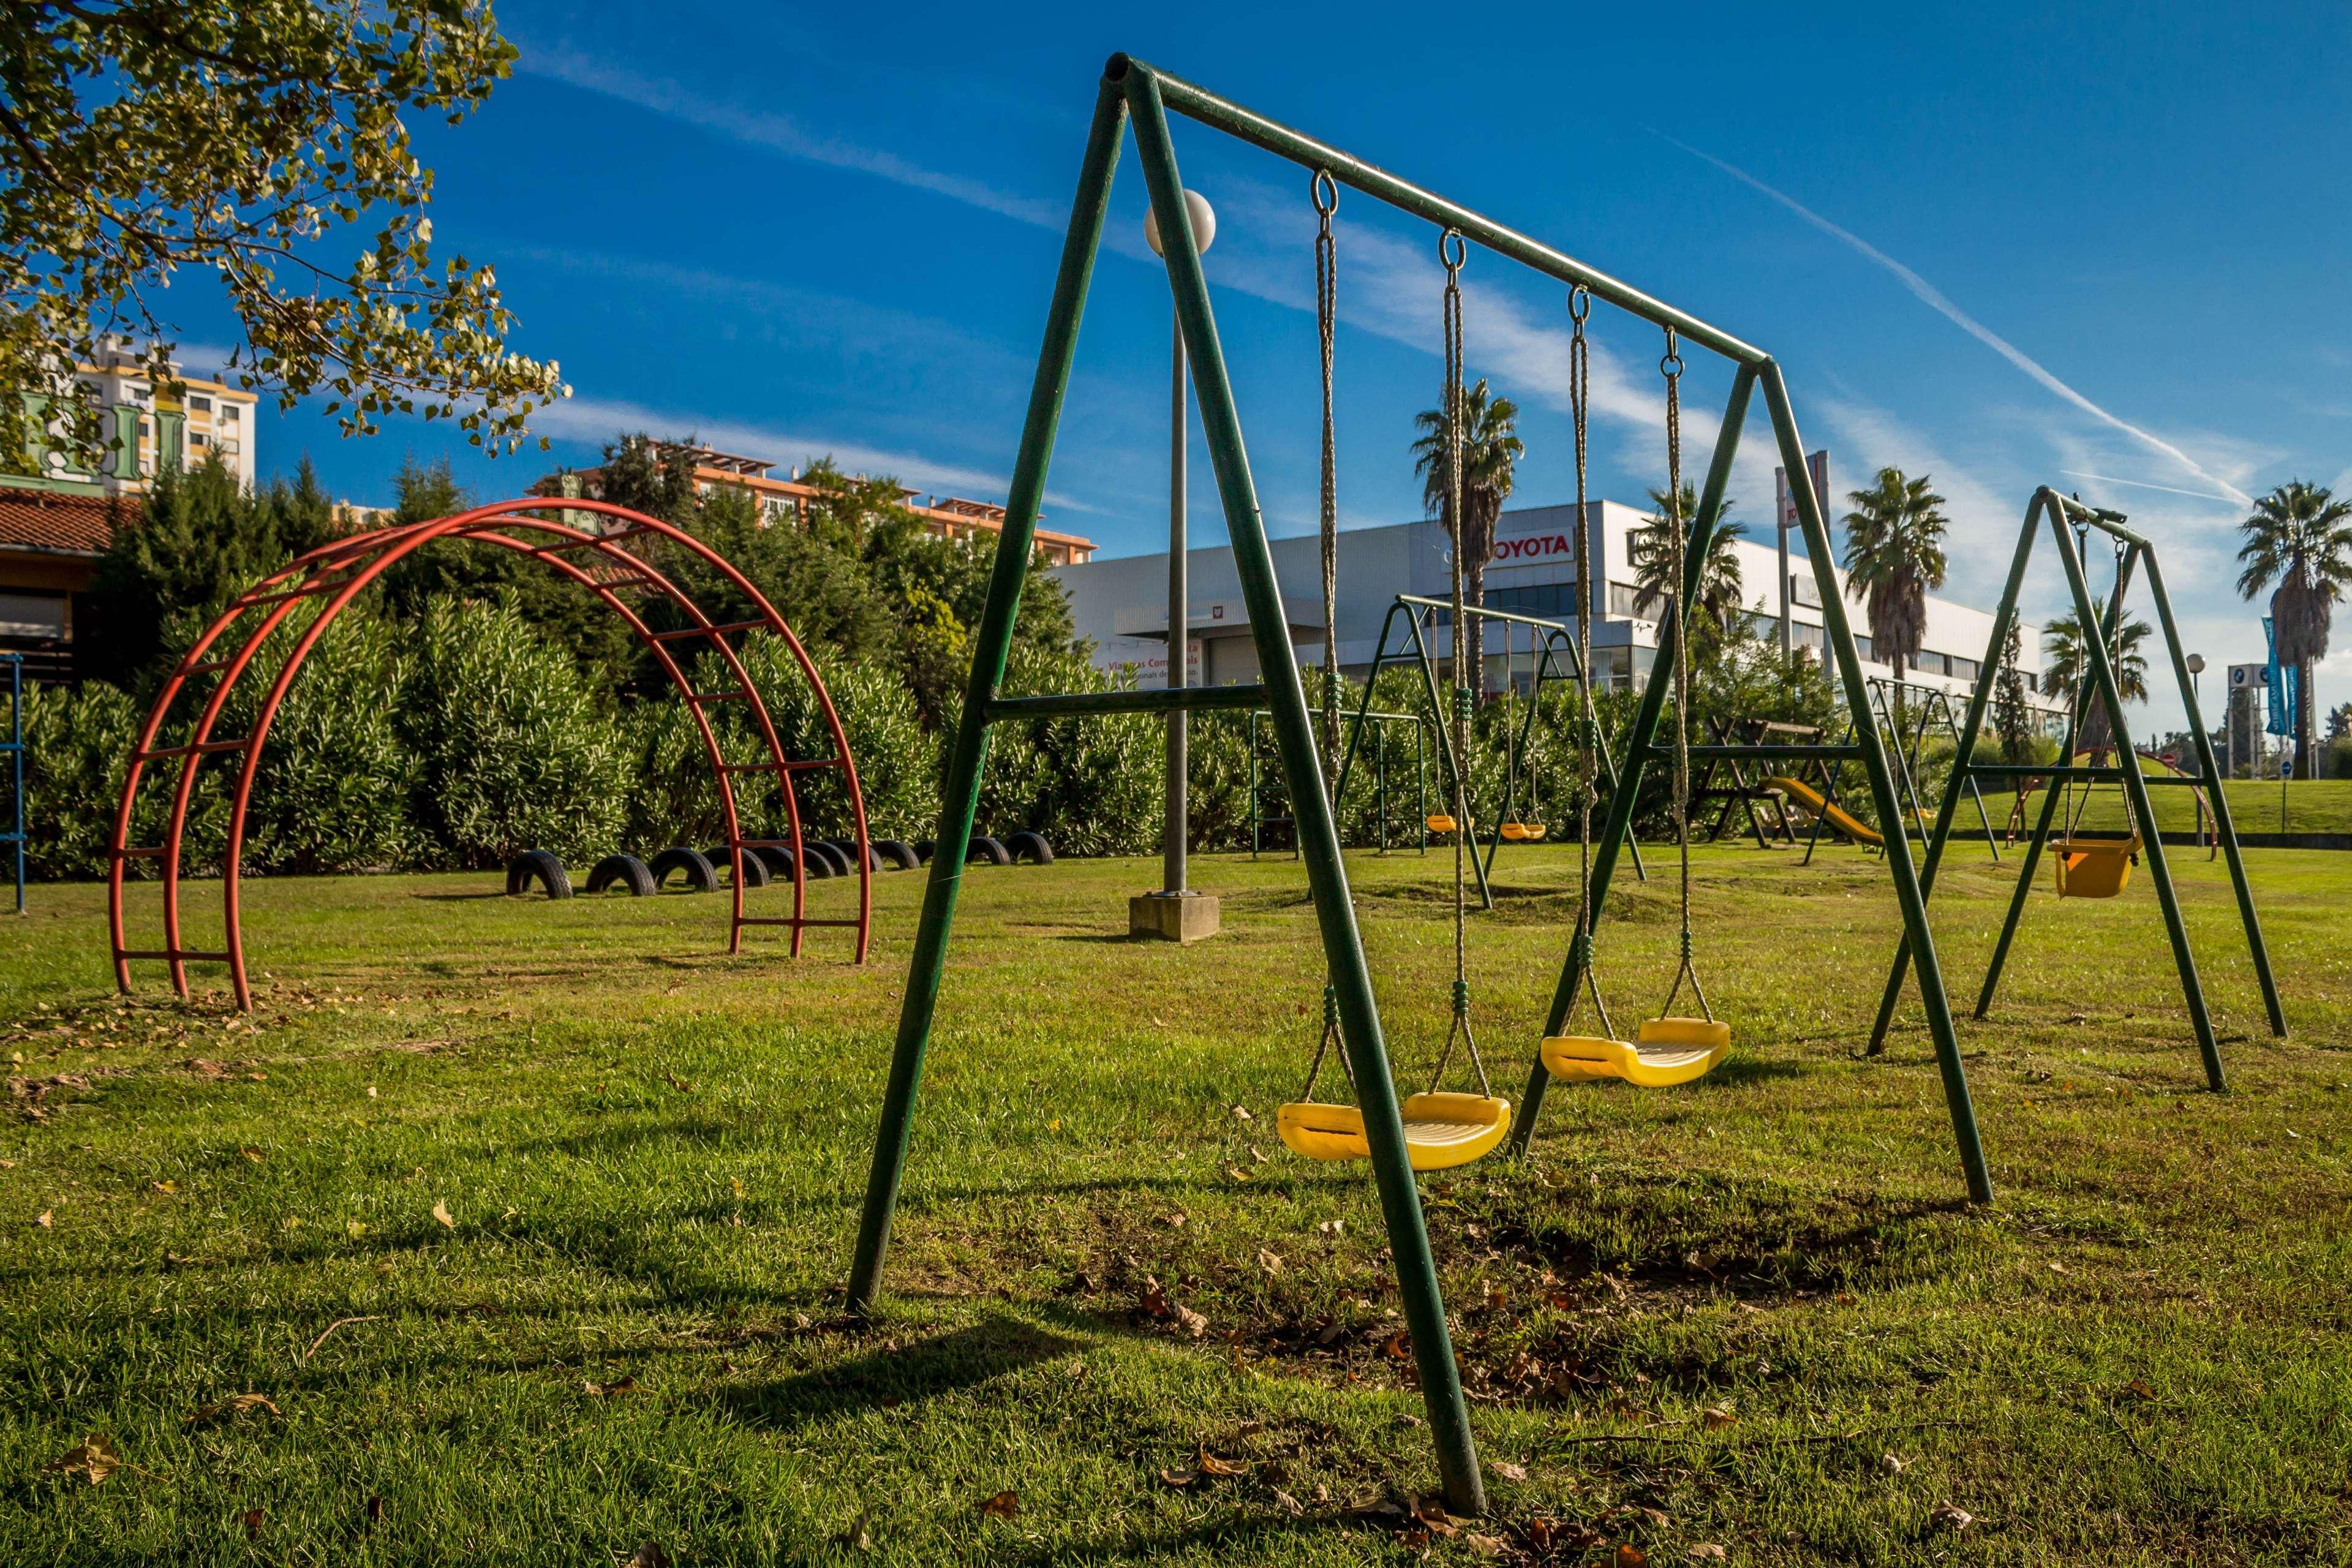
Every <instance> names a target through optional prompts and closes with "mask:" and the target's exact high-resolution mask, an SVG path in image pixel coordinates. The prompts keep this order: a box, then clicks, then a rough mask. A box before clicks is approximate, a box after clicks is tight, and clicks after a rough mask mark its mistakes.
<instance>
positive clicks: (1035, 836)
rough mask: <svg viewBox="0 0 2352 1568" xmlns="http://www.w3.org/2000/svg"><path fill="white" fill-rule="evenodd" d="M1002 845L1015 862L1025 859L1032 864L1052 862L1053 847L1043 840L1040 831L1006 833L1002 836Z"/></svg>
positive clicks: (1040, 864)
mask: <svg viewBox="0 0 2352 1568" xmlns="http://www.w3.org/2000/svg"><path fill="white" fill-rule="evenodd" d="M1004 847H1005V849H1006V851H1007V852H1008V853H1010V854H1011V855H1012V857H1013V859H1014V860H1015V861H1016V862H1018V861H1022V860H1026V861H1028V862H1029V864H1031V865H1032V866H1050V865H1052V864H1053V863H1054V847H1053V846H1052V845H1050V844H1048V843H1046V842H1045V835H1044V834H1042V833H1008V834H1006V835H1005V836H1004Z"/></svg>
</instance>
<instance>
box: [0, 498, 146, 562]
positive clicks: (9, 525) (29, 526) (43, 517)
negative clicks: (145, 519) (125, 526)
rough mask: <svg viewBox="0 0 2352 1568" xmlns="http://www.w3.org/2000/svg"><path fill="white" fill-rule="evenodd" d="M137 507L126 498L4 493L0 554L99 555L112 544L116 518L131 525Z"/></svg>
mask: <svg viewBox="0 0 2352 1568" xmlns="http://www.w3.org/2000/svg"><path fill="white" fill-rule="evenodd" d="M138 507H139V503H138V502H137V501H136V500H130V499H127V498H126V499H123V500H113V499H112V498H110V497H107V496H74V495H55V494H52V493H50V492H49V491H47V490H20V489H0V550H9V549H15V550H40V551H54V552H63V553H67V554H73V555H98V554H101V553H103V552H105V550H106V547H107V545H108V544H109V543H110V542H112V541H113V538H114V526H113V520H114V519H115V518H116V517H121V519H122V520H123V521H130V520H131V519H132V518H134V517H136V516H137V515H138ZM118 508H119V509H120V510H117V509H118Z"/></svg>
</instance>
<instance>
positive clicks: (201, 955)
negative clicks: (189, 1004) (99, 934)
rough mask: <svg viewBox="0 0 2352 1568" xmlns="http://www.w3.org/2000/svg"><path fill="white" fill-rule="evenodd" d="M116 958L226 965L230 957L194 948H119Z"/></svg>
mask: <svg viewBox="0 0 2352 1568" xmlns="http://www.w3.org/2000/svg"><path fill="white" fill-rule="evenodd" d="M114 956H115V957H117V958H159V959H166V960H174V961H177V962H179V963H228V962H229V955H228V954H227V953H226V952H197V951H196V950H195V949H194V948H192V947H142V948H131V947H118V948H116V949H115V950H114Z"/></svg>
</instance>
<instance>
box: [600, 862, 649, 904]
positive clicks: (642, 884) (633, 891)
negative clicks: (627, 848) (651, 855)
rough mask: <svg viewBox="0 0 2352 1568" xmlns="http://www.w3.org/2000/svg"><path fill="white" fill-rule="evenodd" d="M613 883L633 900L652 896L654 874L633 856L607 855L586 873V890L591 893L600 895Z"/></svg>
mask: <svg viewBox="0 0 2352 1568" xmlns="http://www.w3.org/2000/svg"><path fill="white" fill-rule="evenodd" d="M615 883H617V884H619V886H620V887H621V889H622V890H623V891H625V892H626V893H627V894H628V895H629V897H631V898H633V899H646V898H651V897H652V896H653V891H654V874H653V873H652V872H651V871H648V870H646V863H645V862H644V861H642V860H640V859H638V858H636V857H635V856H634V855H607V856H605V857H604V858H603V859H602V860H599V861H597V862H596V864H595V867H594V868H593V869H592V870H591V871H590V872H589V873H588V890H589V891H590V892H592V893H601V892H603V891H604V889H607V888H610V887H612V886H614V884H615Z"/></svg>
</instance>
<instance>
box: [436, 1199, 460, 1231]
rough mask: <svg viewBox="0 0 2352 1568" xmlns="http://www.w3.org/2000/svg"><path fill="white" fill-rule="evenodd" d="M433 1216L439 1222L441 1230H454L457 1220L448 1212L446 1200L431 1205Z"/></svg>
mask: <svg viewBox="0 0 2352 1568" xmlns="http://www.w3.org/2000/svg"><path fill="white" fill-rule="evenodd" d="M433 1217H434V1218H435V1219H437V1220H439V1221H440V1222H441V1228H442V1229H443V1230H455V1229H457V1220H456V1219H455V1218H453V1217H452V1216H451V1215H450V1213H449V1205H448V1204H446V1202H444V1203H437V1204H435V1205H433Z"/></svg>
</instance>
